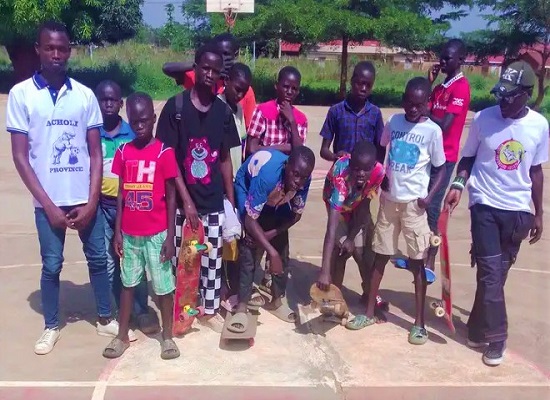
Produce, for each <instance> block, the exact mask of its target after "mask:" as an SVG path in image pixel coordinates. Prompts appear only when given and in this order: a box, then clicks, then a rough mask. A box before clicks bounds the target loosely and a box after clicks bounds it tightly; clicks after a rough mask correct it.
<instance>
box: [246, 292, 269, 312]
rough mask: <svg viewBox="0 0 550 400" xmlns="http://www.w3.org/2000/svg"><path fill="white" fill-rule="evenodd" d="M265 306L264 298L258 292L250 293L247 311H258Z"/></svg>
mask: <svg viewBox="0 0 550 400" xmlns="http://www.w3.org/2000/svg"><path fill="white" fill-rule="evenodd" d="M264 305H265V299H264V296H262V294H261V293H260V292H257V291H254V292H253V293H252V296H250V300H249V301H248V303H247V307H248V309H250V310H252V311H258V310H259V309H260V307H263V306H264Z"/></svg>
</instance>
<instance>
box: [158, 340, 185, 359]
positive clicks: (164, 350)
mask: <svg viewBox="0 0 550 400" xmlns="http://www.w3.org/2000/svg"><path fill="white" fill-rule="evenodd" d="M179 356H180V350H179V349H178V346H177V345H176V342H174V340H173V339H164V340H163V341H162V343H161V345H160V358H162V359H163V360H173V359H174V358H178V357H179Z"/></svg>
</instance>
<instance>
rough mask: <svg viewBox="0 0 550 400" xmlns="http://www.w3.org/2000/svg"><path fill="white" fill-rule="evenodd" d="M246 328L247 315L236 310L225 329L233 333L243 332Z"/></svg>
mask: <svg viewBox="0 0 550 400" xmlns="http://www.w3.org/2000/svg"><path fill="white" fill-rule="evenodd" d="M247 328H248V315H246V313H244V312H238V313H237V314H235V315H233V316H232V317H231V319H230V320H229V325H227V330H228V331H230V332H233V333H245V332H246V329H247Z"/></svg>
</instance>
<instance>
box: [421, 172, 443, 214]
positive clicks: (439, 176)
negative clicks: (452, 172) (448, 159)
mask: <svg viewBox="0 0 550 400" xmlns="http://www.w3.org/2000/svg"><path fill="white" fill-rule="evenodd" d="M434 172H435V174H436V175H435V179H434V184H433V185H432V189H431V190H430V191H429V192H428V196H426V198H424V199H418V205H419V206H420V208H428V205H429V204H430V203H431V202H432V199H433V197H434V195H435V194H436V193H437V191H438V190H439V188H440V187H441V185H443V180H444V179H445V164H443V165H441V166H439V167H436V166H434V165H432V173H434Z"/></svg>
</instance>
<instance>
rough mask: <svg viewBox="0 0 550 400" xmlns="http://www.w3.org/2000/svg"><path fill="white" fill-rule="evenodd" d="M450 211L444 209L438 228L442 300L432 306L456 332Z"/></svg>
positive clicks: (453, 331) (452, 330)
mask: <svg viewBox="0 0 550 400" xmlns="http://www.w3.org/2000/svg"><path fill="white" fill-rule="evenodd" d="M449 215H450V214H449V211H443V212H442V213H441V216H440V217H439V221H438V229H439V232H440V234H441V249H440V250H441V254H440V256H441V261H440V264H441V301H434V302H432V303H431V308H432V309H433V310H434V311H435V315H436V316H438V317H440V318H441V317H445V320H446V321H447V325H448V326H449V329H450V330H451V332H452V333H453V334H454V333H455V326H454V324H453V302H452V297H451V264H450V263H449V240H448V237H447V226H448V224H449Z"/></svg>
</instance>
